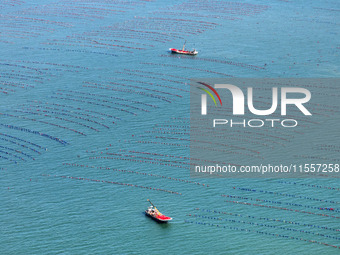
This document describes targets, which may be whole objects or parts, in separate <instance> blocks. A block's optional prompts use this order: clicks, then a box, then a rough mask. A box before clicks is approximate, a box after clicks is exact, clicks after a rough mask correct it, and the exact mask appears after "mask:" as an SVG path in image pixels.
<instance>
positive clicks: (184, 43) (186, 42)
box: [182, 41, 187, 51]
mask: <svg viewBox="0 0 340 255" xmlns="http://www.w3.org/2000/svg"><path fill="white" fill-rule="evenodd" d="M186 43H187V41H185V42H184V44H183V49H182V51H184V48H185V44H186Z"/></svg>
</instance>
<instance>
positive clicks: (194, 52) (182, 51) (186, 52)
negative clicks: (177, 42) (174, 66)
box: [169, 43, 198, 55]
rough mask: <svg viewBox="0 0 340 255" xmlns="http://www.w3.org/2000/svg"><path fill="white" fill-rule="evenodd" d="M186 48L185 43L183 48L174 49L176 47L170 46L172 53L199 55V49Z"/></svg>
mask: <svg viewBox="0 0 340 255" xmlns="http://www.w3.org/2000/svg"><path fill="white" fill-rule="evenodd" d="M184 48H185V43H184V45H183V48H182V49H181V50H178V49H174V48H170V49H169V50H170V51H171V53H177V54H184V55H197V53H198V51H196V50H195V49H193V50H192V51H190V50H185V49H184Z"/></svg>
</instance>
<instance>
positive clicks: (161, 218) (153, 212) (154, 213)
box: [145, 199, 172, 223]
mask: <svg viewBox="0 0 340 255" xmlns="http://www.w3.org/2000/svg"><path fill="white" fill-rule="evenodd" d="M148 201H149V202H150V204H151V206H149V207H148V209H147V210H146V211H145V215H146V216H149V217H150V218H152V219H154V220H155V221H157V222H162V223H166V222H168V221H171V220H172V218H171V217H168V216H165V215H164V214H162V213H160V211H158V209H157V208H156V207H155V206H154V205H153V204H152V203H151V201H150V200H149V199H148Z"/></svg>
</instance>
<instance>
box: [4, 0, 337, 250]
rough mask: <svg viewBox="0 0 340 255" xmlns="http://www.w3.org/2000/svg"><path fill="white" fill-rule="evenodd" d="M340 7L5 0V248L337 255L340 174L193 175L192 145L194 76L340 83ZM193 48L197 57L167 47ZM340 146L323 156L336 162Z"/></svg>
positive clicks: (324, 146) (328, 112) (323, 142)
mask: <svg viewBox="0 0 340 255" xmlns="http://www.w3.org/2000/svg"><path fill="white" fill-rule="evenodd" d="M339 10H340V6H339V3H338V2H337V1H312V2H310V3H308V5H307V4H306V3H305V1H294V2H292V1H270V2H268V1H240V2H226V1H199V0H189V1H173V2H171V3H169V2H168V1H106V0H96V1H85V0H84V1H34V2H32V1H31V2H30V1H19V0H17V1H2V2H1V3H0V13H1V16H0V23H1V25H0V32H1V33H0V44H1V47H0V53H1V54H0V70H1V73H0V92H1V93H0V100H1V101H0V102H1V104H0V113H1V115H0V156H1V157H0V176H1V178H0V187H1V188H0V202H1V210H0V222H1V224H0V230H1V235H0V236H1V239H0V241H1V242H0V253H1V254H57V253H58V254H59V253H60V254H142V253H149V254H184V253H188V254H275V253H281V252H284V253H285V254H339V251H340V250H339V248H338V247H339V246H340V240H339V239H340V235H339V231H338V229H339V218H338V217H340V215H339V210H340V209H339V203H340V200H339V198H338V197H339V196H338V194H339V181H338V178H327V179H319V180H315V179H294V180H290V179H286V180H283V179H260V180H257V179H256V180H253V179H207V180H205V179H191V178H190V174H189V158H190V154H189V147H188V146H189V140H188V139H189V138H190V137H189V133H188V132H189V130H190V126H189V122H188V118H189V90H190V86H189V83H190V82H189V79H190V78H193V77H194V78H196V77H201V78H215V77H249V78H264V77H270V78H276V77H284V78H291V77H292V78H302V77H309V78H310V77H318V78H326V77H335V78H337V77H339V70H338V68H339V49H340V44H339V24H340V20H339V15H338V13H339ZM184 41H187V45H186V47H187V48H189V49H191V48H196V49H197V50H198V51H199V54H198V55H197V56H196V57H193V58H192V57H178V56H176V55H170V54H169V52H168V48H170V47H175V48H180V47H182V44H183V42H184ZM329 93H330V94H329V98H330V102H331V101H332V102H334V101H336V100H337V98H338V96H339V92H338V90H337V89H334V92H332V93H331V92H329ZM320 109H321V111H322V112H323V114H325V116H327V117H328V118H329V122H328V123H333V125H334V129H335V130H336V129H337V127H338V126H337V125H338V124H339V123H338V121H337V120H338V116H339V107H336V106H334V105H333V104H331V103H329V104H326V103H325V104H323V105H321V106H320ZM320 109H319V110H320ZM332 121H333V122H332ZM256 138H259V137H254V139H256ZM259 139H260V138H259ZM337 139H338V137H337V136H335V137H334V142H333V143H332V142H330V141H329V138H327V139H326V138H325V139H324V138H323V137H322V135H320V142H319V143H318V144H316V145H315V149H314V152H315V154H317V155H320V157H323V158H326V159H327V160H328V159H329V160H331V161H332V162H333V163H335V162H334V161H335V160H338V158H339V151H340V147H339V143H338V142H337V141H338V140H337ZM292 140H293V139H292ZM285 145H286V146H288V147H289V146H293V144H292V143H289V142H287V143H285ZM318 153H320V154H318ZM289 156H291V155H289ZM298 156H301V157H302V156H304V157H307V158H306V159H307V163H309V162H308V160H310V159H308V155H303V153H302V152H301V155H298ZM313 163H314V162H313ZM77 178H78V179H77ZM79 178H84V179H79ZM203 184H204V185H203ZM248 189H250V190H248ZM260 191H262V192H260ZM264 191H265V192H264ZM270 192H276V193H270ZM221 195H227V196H228V195H229V197H225V196H221ZM146 199H151V201H153V202H154V203H155V204H156V206H158V208H159V210H160V211H161V212H163V213H164V214H166V215H169V216H171V217H173V221H172V222H171V223H170V224H167V225H164V224H163V225H162V224H157V223H156V222H154V221H152V220H151V219H149V218H147V217H145V215H144V214H143V211H144V210H145V209H146V207H147V206H148V202H147V201H146ZM226 200H228V201H230V202H226ZM232 201H234V202H232ZM235 201H238V202H240V203H235ZM245 203H250V204H245ZM258 205H262V206H258ZM273 207H276V208H273ZM319 208H334V210H333V211H329V210H320V209H319ZM207 210H212V211H207ZM222 212H224V213H222ZM331 245H333V246H336V247H337V248H335V247H332V246H331Z"/></svg>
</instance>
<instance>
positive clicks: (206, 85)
mask: <svg viewBox="0 0 340 255" xmlns="http://www.w3.org/2000/svg"><path fill="white" fill-rule="evenodd" d="M198 83H199V84H201V85H203V86H205V87H207V88H209V89H210V90H211V91H212V92H213V93H214V94H215V95H216V96H217V98H218V100H219V101H220V104H221V105H222V100H221V97H220V95H219V94H218V93H217V91H216V90H215V89H214V88H213V87H212V86H210V85H208V84H206V83H204V82H198ZM198 88H199V89H200V90H203V91H204V92H206V93H207V94H208V95H209V96H210V97H211V98H212V100H213V101H214V103H215V106H217V103H216V100H215V97H214V96H213V94H212V93H211V92H210V91H209V90H207V89H205V88H200V87H198Z"/></svg>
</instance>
